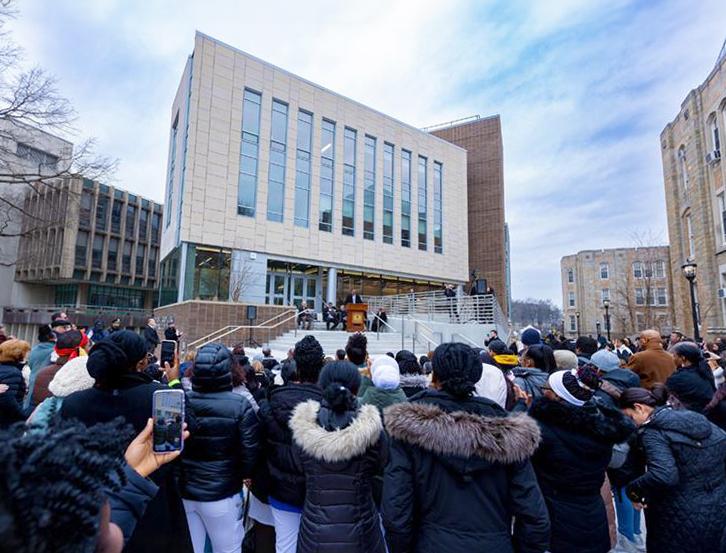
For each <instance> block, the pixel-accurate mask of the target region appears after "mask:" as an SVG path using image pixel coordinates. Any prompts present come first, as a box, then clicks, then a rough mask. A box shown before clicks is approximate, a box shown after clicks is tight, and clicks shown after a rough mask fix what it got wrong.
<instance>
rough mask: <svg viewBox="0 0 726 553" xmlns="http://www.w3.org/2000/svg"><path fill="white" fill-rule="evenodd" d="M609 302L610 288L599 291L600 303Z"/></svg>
mask: <svg viewBox="0 0 726 553" xmlns="http://www.w3.org/2000/svg"><path fill="white" fill-rule="evenodd" d="M606 300H607V301H610V288H603V289H602V290H600V301H603V302H604V301H606Z"/></svg>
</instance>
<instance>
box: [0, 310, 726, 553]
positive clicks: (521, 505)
mask: <svg viewBox="0 0 726 553" xmlns="http://www.w3.org/2000/svg"><path fill="white" fill-rule="evenodd" d="M58 321H60V322H58ZM151 331H153V332H154V335H155V336H156V343H154V340H153V336H152V332H151ZM171 332H173V333H174V334H175V335H176V336H177V337H178V332H177V331H176V330H175V329H174V330H172V331H169V332H168V334H167V336H166V337H167V338H168V337H169V336H170V335H171ZM169 339H172V338H169ZM156 344H158V335H157V334H156V323H155V321H154V320H153V319H152V320H150V321H149V325H147V328H146V329H144V331H143V333H142V335H139V334H136V333H134V332H132V331H129V330H125V329H116V330H115V331H113V332H110V331H106V329H104V328H103V326H101V325H99V327H98V328H95V327H94V328H93V329H91V330H89V331H88V332H85V331H81V330H78V329H76V328H74V325H73V324H72V322H71V321H69V320H68V318H67V316H62V317H57V318H55V317H54V320H53V321H52V322H51V325H48V326H44V327H42V328H41V329H40V331H39V334H38V343H37V344H36V345H35V346H34V347H33V348H32V349H31V348H30V345H29V344H28V343H27V342H24V341H22V340H17V339H14V338H8V339H5V340H4V341H3V342H2V343H0V463H2V467H3V468H2V471H0V551H6V550H7V551H14V552H20V553H24V552H40V551H48V552H52V551H74V552H81V553H84V552H91V551H115V552H118V551H121V550H125V551H129V552H146V551H148V552H151V551H154V552H158V551H165V550H168V551H179V552H184V551H189V552H192V551H193V552H194V553H203V552H204V551H211V552H213V553H231V552H239V551H246V552H249V551H256V552H259V553H265V552H277V553H291V552H299V553H313V552H323V553H324V552H330V553H384V552H390V553H409V552H410V553H433V552H437V553H439V552H443V551H448V552H451V553H457V552H462V553H463V552H471V551H487V552H493V553H510V552H523V553H525V552H526V553H537V552H541V553H544V552H546V551H549V552H552V553H607V552H609V551H611V549H612V550H614V551H618V552H634V551H645V550H646V546H647V551H649V552H651V553H653V552H655V553H670V552H673V553H676V552H678V553H683V552H687V551H694V552H696V551H698V552H707V551H708V552H719V551H721V552H726V510H725V509H724V505H726V432H725V431H724V429H726V384H724V382H723V369H722V366H723V365H724V364H725V362H724V360H723V357H726V355H724V351H725V350H726V348H721V347H720V344H719V343H718V342H714V344H707V345H698V344H695V343H693V342H692V341H689V340H687V339H686V338H685V337H683V336H678V335H673V336H671V337H670V338H669V339H667V340H663V339H662V338H661V336H660V334H659V333H658V332H657V331H655V330H647V331H644V332H642V333H641V334H640V336H639V338H638V339H637V340H635V341H632V342H631V341H629V340H626V339H622V340H616V341H615V342H614V343H612V344H610V343H608V342H607V340H598V339H595V338H591V337H586V336H583V337H580V338H578V339H577V340H576V341H574V342H572V341H568V340H566V339H564V338H562V337H560V338H558V337H556V336H553V335H549V336H547V337H544V338H543V337H542V335H541V333H540V332H539V331H538V330H537V329H534V328H527V329H526V330H524V331H523V332H522V333H521V337H520V340H517V341H515V342H514V343H512V344H511V345H507V344H506V343H505V342H504V341H503V340H501V339H500V338H499V336H497V335H496V334H492V335H490V336H489V338H488V339H487V341H486V344H485V346H484V347H482V348H479V349H475V348H472V347H469V346H468V345H465V344H461V343H444V344H442V345H440V346H438V347H437V348H436V349H435V350H434V351H432V352H429V353H428V354H427V355H425V356H422V357H421V358H417V357H416V355H414V354H413V353H412V352H410V351H406V350H402V351H399V352H397V353H395V354H394V352H391V353H389V354H387V355H382V356H376V357H375V358H374V357H373V356H371V355H369V354H368V351H367V339H366V336H365V335H364V334H351V335H350V337H349V339H348V341H347V344H345V348H344V349H341V350H338V351H337V352H336V353H335V356H334V357H333V356H326V354H325V352H324V351H323V348H322V347H321V345H320V343H319V342H318V341H317V340H316V339H315V338H314V337H313V336H310V335H308V336H305V337H303V338H302V339H301V340H300V341H299V342H297V344H296V345H295V347H294V348H293V349H292V350H290V352H289V353H288V355H287V357H286V358H285V359H282V360H278V359H276V358H275V357H273V355H272V352H271V351H270V350H269V349H266V350H264V351H263V352H262V354H261V355H252V354H250V355H249V356H248V354H247V353H246V352H245V348H244V347H243V346H242V345H241V344H240V345H237V346H235V347H233V348H229V347H227V346H225V345H223V344H219V343H210V344H206V345H203V346H201V347H200V348H199V349H198V350H197V351H196V352H190V353H188V354H187V356H186V359H185V360H184V362H183V363H180V362H179V360H177V361H176V362H173V363H165V364H164V365H163V366H161V367H158V366H157V367H154V365H158V363H156V358H155V355H154V354H155V350H156ZM722 356H723V357H722ZM170 388H171V389H177V390H183V391H184V397H185V404H186V405H185V430H184V432H185V440H184V447H183V450H182V451H181V452H178V451H177V452H173V453H163V454H161V453H154V451H153V448H152V438H153V436H152V434H153V431H152V428H153V426H152V424H151V420H150V419H149V417H150V416H151V413H152V401H153V396H154V392H156V391H158V390H166V389H170ZM643 512H644V515H645V516H644V519H645V527H643V526H642V524H641V520H642V518H641V517H642V513H643Z"/></svg>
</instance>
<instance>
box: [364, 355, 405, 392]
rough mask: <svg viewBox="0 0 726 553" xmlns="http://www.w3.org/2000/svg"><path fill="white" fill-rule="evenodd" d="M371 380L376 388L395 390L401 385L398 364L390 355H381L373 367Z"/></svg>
mask: <svg viewBox="0 0 726 553" xmlns="http://www.w3.org/2000/svg"><path fill="white" fill-rule="evenodd" d="M371 380H373V385H374V386H375V387H376V388H381V389H383V390H395V389H396V388H398V386H399V385H400V384H401V373H400V371H399V370H398V363H396V360H395V359H393V358H392V357H389V356H388V355H381V356H380V357H378V358H377V359H375V360H374V361H373V364H372V365H371Z"/></svg>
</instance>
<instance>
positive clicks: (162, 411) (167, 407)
mask: <svg viewBox="0 0 726 553" xmlns="http://www.w3.org/2000/svg"><path fill="white" fill-rule="evenodd" d="M151 410H152V414H151V416H152V418H153V419H154V451H155V452H156V453H168V452H169V451H181V450H182V449H183V447H184V436H183V434H182V431H183V428H184V392H183V391H182V390H156V391H155V392H154V399H153V402H152V408H151Z"/></svg>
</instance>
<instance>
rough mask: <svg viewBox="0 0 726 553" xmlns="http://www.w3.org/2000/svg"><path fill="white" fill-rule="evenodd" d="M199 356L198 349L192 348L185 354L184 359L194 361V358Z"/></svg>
mask: <svg viewBox="0 0 726 553" xmlns="http://www.w3.org/2000/svg"><path fill="white" fill-rule="evenodd" d="M196 356H197V350H195V349H190V350H189V351H188V352H187V354H186V355H185V356H184V361H194V359H195V358H196Z"/></svg>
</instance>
